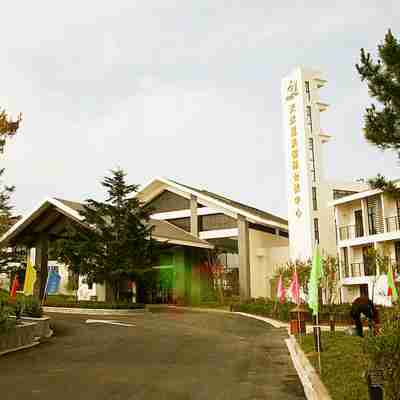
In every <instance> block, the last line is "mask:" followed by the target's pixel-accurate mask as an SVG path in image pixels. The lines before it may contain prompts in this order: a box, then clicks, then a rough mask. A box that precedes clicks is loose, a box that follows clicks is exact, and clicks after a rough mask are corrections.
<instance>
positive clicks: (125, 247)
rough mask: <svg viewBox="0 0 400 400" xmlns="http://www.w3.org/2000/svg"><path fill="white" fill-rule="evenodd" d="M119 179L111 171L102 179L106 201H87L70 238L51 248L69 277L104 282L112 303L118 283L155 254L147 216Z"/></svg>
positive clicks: (131, 187)
mask: <svg viewBox="0 0 400 400" xmlns="http://www.w3.org/2000/svg"><path fill="white" fill-rule="evenodd" d="M125 176H126V174H125V172H124V171H123V170H121V169H117V170H113V171H111V177H105V178H104V180H103V182H102V186H104V188H106V190H107V193H108V197H107V198H106V200H105V201H104V202H99V201H96V200H93V199H89V200H87V201H86V203H85V205H84V210H83V211H82V212H81V214H82V216H83V217H84V223H83V224H82V225H75V226H74V227H73V230H72V231H71V232H70V233H71V235H70V238H68V239H64V240H63V241H62V242H61V243H59V245H58V246H57V247H58V249H59V253H58V258H59V259H61V260H62V261H64V262H66V263H67V264H68V265H69V267H70V268H71V269H72V270H73V271H74V272H76V273H79V274H81V275H85V276H86V278H87V280H88V282H95V283H104V282H105V283H106V287H107V292H108V293H107V297H108V298H109V299H112V300H119V294H120V283H121V281H122V280H124V279H135V277H136V276H137V274H138V273H140V271H143V270H145V269H147V268H148V267H149V266H151V264H152V262H153V261H154V257H155V256H156V253H157V248H158V245H157V242H156V241H155V240H154V239H152V236H151V235H152V229H153V228H152V226H151V225H150V224H148V220H149V216H150V212H151V210H150V209H149V208H148V207H146V206H144V205H143V204H142V203H141V202H140V201H139V200H138V199H137V198H135V197H132V194H133V193H135V192H137V190H138V187H139V186H138V185H128V184H127V183H126V182H125ZM109 288H111V289H112V291H111V294H110V290H109Z"/></svg>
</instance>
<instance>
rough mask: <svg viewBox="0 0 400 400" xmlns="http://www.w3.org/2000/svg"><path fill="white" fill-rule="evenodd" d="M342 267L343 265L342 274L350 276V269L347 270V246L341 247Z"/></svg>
mask: <svg viewBox="0 0 400 400" xmlns="http://www.w3.org/2000/svg"><path fill="white" fill-rule="evenodd" d="M343 267H344V271H345V272H344V274H345V276H346V278H349V277H350V271H349V255H348V252H347V247H343Z"/></svg>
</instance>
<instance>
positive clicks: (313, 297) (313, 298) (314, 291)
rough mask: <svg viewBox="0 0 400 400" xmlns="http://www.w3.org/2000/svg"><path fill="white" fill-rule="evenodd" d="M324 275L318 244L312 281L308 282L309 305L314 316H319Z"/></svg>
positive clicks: (313, 263)
mask: <svg viewBox="0 0 400 400" xmlns="http://www.w3.org/2000/svg"><path fill="white" fill-rule="evenodd" d="M323 273H324V271H323V267H322V259H321V256H320V254H319V247H318V243H317V244H316V245H315V249H314V256H313V260H312V268H311V274H310V280H309V281H308V305H309V306H310V308H311V309H312V310H313V315H317V314H318V287H319V281H320V279H321V278H322V276H323Z"/></svg>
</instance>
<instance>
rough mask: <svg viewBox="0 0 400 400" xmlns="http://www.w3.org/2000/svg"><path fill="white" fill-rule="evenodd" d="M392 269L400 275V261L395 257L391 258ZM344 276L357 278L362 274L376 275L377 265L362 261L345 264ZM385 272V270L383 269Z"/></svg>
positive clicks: (396, 274)
mask: <svg viewBox="0 0 400 400" xmlns="http://www.w3.org/2000/svg"><path fill="white" fill-rule="evenodd" d="M390 264H391V266H392V270H393V272H394V274H395V276H399V275H400V261H397V260H395V259H391V260H390ZM343 271H344V277H345V278H357V277H360V276H374V275H376V271H377V269H376V265H375V264H373V263H370V264H365V263H362V262H357V263H351V264H348V265H343ZM381 273H383V271H381Z"/></svg>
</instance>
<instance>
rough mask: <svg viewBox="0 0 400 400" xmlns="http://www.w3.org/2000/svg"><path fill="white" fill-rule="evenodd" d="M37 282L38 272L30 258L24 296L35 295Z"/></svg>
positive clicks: (26, 272)
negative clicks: (34, 287)
mask: <svg viewBox="0 0 400 400" xmlns="http://www.w3.org/2000/svg"><path fill="white" fill-rule="evenodd" d="M35 281H36V270H35V268H34V267H33V265H32V262H31V260H30V258H29V259H28V264H27V266H26V271H25V283H24V295H25V296H31V295H33V285H34V284H35Z"/></svg>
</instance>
